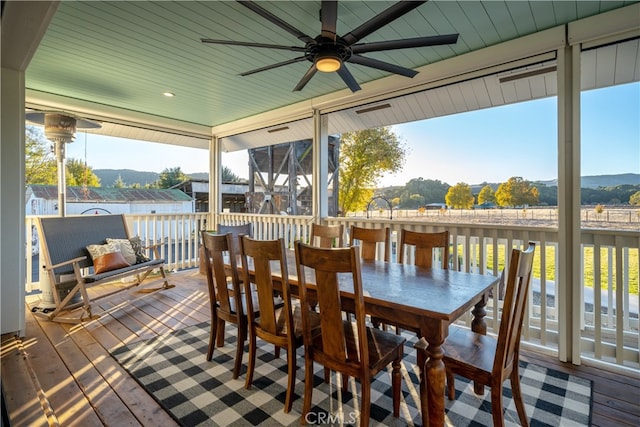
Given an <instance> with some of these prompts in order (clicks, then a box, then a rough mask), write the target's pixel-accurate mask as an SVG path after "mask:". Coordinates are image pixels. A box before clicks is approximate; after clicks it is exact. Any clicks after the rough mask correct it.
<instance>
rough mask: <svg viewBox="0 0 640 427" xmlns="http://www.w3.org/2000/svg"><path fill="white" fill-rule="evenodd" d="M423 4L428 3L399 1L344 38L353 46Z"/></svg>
mask: <svg viewBox="0 0 640 427" xmlns="http://www.w3.org/2000/svg"><path fill="white" fill-rule="evenodd" d="M423 3H426V1H399V2H398V3H396V4H394V5H393V6H391V7H389V8H387V9H385V10H384V11H382V12H380V13H379V14H378V15H376V16H374V17H373V18H371V19H370V20H368V21H367V22H365V23H364V24H362V25H360V26H359V27H358V28H356V29H355V30H353V31H350V32H348V33H347V34H345V35H344V36H342V38H343V39H344V41H345V42H347V44H348V45H352V44H354V43H356V42H357V41H358V40H360V39H362V38H364V37H366V36H368V35H369V34H371V33H373V32H374V31H376V30H378V29H380V28H382V27H384V26H385V25H387V24H388V23H390V22H392V21H395V20H396V19H398V18H400V17H401V16H402V15H404V14H405V13H407V12H410V11H412V10H413V9H415V8H416V7H418V6H420V5H421V4H423Z"/></svg>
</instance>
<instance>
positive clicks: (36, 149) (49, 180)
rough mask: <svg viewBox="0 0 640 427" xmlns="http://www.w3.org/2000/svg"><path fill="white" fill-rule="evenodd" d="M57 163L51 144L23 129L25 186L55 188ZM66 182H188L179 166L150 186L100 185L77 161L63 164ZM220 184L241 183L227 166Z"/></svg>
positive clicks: (162, 185) (29, 128) (164, 185)
mask: <svg viewBox="0 0 640 427" xmlns="http://www.w3.org/2000/svg"><path fill="white" fill-rule="evenodd" d="M57 167H58V166H57V161H56V158H55V155H54V153H53V150H52V149H51V143H50V142H49V141H48V140H47V139H46V138H45V136H44V134H43V133H42V131H41V130H40V128H38V127H36V126H26V135H25V182H26V184H27V185H31V184H43V185H56V184H57V182H58V175H57ZM65 169H66V170H65V179H66V183H67V186H70V187H80V186H86V187H102V186H104V187H113V188H171V187H173V186H175V185H177V184H180V183H182V182H185V181H188V180H189V179H190V177H189V175H187V174H185V173H184V172H183V171H182V169H181V168H180V166H176V167H173V168H165V169H164V170H163V171H162V172H160V175H159V178H158V179H157V180H156V181H155V182H152V183H145V184H140V183H138V182H125V181H124V180H123V179H122V177H121V176H118V178H116V180H115V181H114V182H111V183H102V182H100V178H99V177H98V176H97V175H96V174H95V173H94V172H93V168H92V167H91V166H89V165H87V164H86V162H84V161H82V160H80V159H74V158H69V159H67V160H66V164H65ZM222 181H223V182H241V181H242V179H241V178H240V177H238V176H237V175H236V174H234V173H233V172H232V171H231V169H229V168H227V167H226V166H223V167H222Z"/></svg>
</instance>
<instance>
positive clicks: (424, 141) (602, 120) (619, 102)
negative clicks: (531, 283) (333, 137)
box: [67, 83, 640, 186]
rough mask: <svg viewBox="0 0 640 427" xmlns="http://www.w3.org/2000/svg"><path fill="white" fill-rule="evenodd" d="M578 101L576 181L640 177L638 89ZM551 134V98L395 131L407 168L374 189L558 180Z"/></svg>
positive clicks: (175, 160) (194, 165)
mask: <svg viewBox="0 0 640 427" xmlns="http://www.w3.org/2000/svg"><path fill="white" fill-rule="evenodd" d="M582 99H583V105H582V126H581V137H582V147H581V157H582V164H581V168H582V170H581V175H583V176H586V175H608V174H620V173H640V83H632V84H627V85H621V86H615V87H611V88H605V89H599V90H592V91H587V92H583V93H582ZM556 128H557V112H556V99H555V98H547V99H541V100H536V101H530V102H524V103H518V104H513V105H508V106H503V107H498V108H490V109H484V110H479V111H473V112H469V113H463V114H456V115H452V116H445V117H438V118H433V119H429V120H422V121H419V122H412V123H407V124H402V125H395V126H393V130H394V132H395V133H396V134H397V135H398V136H399V138H400V139H401V140H402V141H403V143H404V144H405V146H406V147H407V156H406V162H405V165H404V168H403V170H402V172H401V173H398V174H395V175H387V176H385V177H383V178H382V179H381V180H380V181H379V182H378V184H379V186H388V185H404V184H405V183H406V182H407V181H409V180H410V179H413V178H418V177H422V178H424V179H434V180H436V179H437V180H440V181H442V182H446V183H448V184H450V185H454V184H456V183H458V182H465V183H467V184H479V183H482V182H504V181H506V180H508V179H509V178H510V177H512V176H520V177H522V178H524V179H526V180H530V181H535V180H551V179H556V178H557V174H558V173H557V170H558V166H557V163H558V161H557V157H558V155H557V154H558V152H557V151H558V149H557V143H556V141H557V130H556ZM85 153H86V160H87V164H88V165H89V166H90V167H92V168H93V169H133V170H139V171H152V172H162V171H163V170H164V169H169V168H174V167H177V166H179V167H180V168H181V170H182V171H183V172H185V173H187V174H190V173H195V172H207V171H208V170H209V165H208V158H209V156H208V155H207V153H206V151H205V150H201V149H194V148H182V147H175V146H171V145H167V144H157V143H155V144H154V143H150V142H142V141H132V140H126V139H121V138H113V137H105V136H101V135H93V134H86V133H83V132H78V134H77V136H76V142H74V143H72V144H68V145H67V158H75V159H80V160H84V159H85ZM125 153H126V154H125ZM141 159H144V163H142V162H141ZM222 162H223V165H225V166H227V167H229V168H230V169H231V170H232V171H233V172H234V173H236V174H237V175H239V176H240V177H244V178H246V177H248V166H247V154H246V151H242V152H236V153H223V156H222ZM103 185H109V183H103Z"/></svg>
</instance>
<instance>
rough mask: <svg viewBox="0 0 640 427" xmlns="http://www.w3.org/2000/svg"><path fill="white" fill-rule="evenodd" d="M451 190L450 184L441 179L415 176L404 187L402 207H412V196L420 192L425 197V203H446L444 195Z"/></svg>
mask: <svg viewBox="0 0 640 427" xmlns="http://www.w3.org/2000/svg"><path fill="white" fill-rule="evenodd" d="M447 191H449V184H444V183H442V182H441V181H440V180H433V179H424V178H422V177H420V178H413V179H411V180H410V181H409V182H407V184H406V185H405V187H404V191H403V192H402V196H401V198H402V207H406V208H411V207H413V206H409V205H410V203H411V196H412V195H413V194H420V195H421V196H422V197H423V198H424V203H444V196H445V195H446V194H447Z"/></svg>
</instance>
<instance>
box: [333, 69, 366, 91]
mask: <svg viewBox="0 0 640 427" xmlns="http://www.w3.org/2000/svg"><path fill="white" fill-rule="evenodd" d="M337 73H338V75H340V77H342V80H343V81H344V83H345V84H346V85H347V86H348V87H349V89H351V92H357V91H359V90H360V89H362V88H361V87H360V85H359V84H358V82H356V79H354V78H353V75H352V74H351V72H350V71H349V70H348V69H347V66H346V65H345V64H344V62H343V63H342V66H341V67H340V69H339V70H338V71H337Z"/></svg>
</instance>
